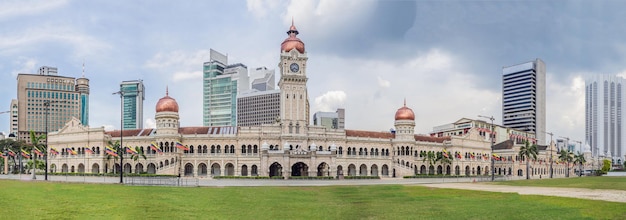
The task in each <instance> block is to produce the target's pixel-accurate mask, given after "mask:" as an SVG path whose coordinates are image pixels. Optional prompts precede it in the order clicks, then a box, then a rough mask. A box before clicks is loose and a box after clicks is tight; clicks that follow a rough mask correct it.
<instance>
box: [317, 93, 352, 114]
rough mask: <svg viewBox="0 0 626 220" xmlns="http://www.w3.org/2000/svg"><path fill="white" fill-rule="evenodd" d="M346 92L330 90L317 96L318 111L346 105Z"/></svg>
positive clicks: (333, 109) (332, 109) (331, 109)
mask: <svg viewBox="0 0 626 220" xmlns="http://www.w3.org/2000/svg"><path fill="white" fill-rule="evenodd" d="M345 101H346V93H345V92H344V91H328V92H326V93H325V94H323V95H321V96H318V97H316V98H315V105H316V108H317V109H318V110H317V111H325V112H328V111H335V110H336V109H337V108H341V107H343V106H344V103H345Z"/></svg>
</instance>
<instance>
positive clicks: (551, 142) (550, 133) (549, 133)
mask: <svg viewBox="0 0 626 220" xmlns="http://www.w3.org/2000/svg"><path fill="white" fill-rule="evenodd" d="M546 134H548V135H550V179H552V172H553V171H552V144H553V143H554V142H553V141H552V135H554V134H553V133H552V132H546Z"/></svg>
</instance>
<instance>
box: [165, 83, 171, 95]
mask: <svg viewBox="0 0 626 220" xmlns="http://www.w3.org/2000/svg"><path fill="white" fill-rule="evenodd" d="M169 95H170V92H169V88H168V86H167V85H166V86H165V96H169Z"/></svg>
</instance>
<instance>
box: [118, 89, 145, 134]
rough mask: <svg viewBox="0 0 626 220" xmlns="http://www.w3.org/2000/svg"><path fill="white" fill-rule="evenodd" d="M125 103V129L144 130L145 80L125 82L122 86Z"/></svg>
mask: <svg viewBox="0 0 626 220" xmlns="http://www.w3.org/2000/svg"><path fill="white" fill-rule="evenodd" d="M120 91H122V102H123V105H124V107H123V109H122V111H123V115H124V116H123V118H124V120H123V125H124V129H142V128H143V101H144V100H145V99H146V97H145V95H144V94H145V88H144V86H143V80H132V81H123V82H122V83H121V84H120Z"/></svg>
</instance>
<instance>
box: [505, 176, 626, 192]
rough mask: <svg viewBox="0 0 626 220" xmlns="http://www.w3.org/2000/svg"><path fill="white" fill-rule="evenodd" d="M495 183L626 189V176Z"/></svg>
mask: <svg viewBox="0 0 626 220" xmlns="http://www.w3.org/2000/svg"><path fill="white" fill-rule="evenodd" d="M495 184H501V185H510V186H545V187H565V188H587V189H617V190H626V177H623V176H590V177H570V178H556V179H533V180H516V181H505V182H496V183H495Z"/></svg>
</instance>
